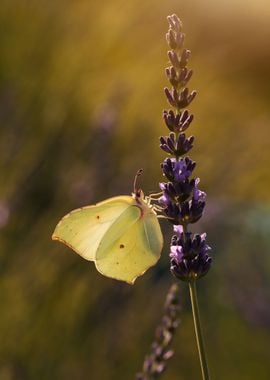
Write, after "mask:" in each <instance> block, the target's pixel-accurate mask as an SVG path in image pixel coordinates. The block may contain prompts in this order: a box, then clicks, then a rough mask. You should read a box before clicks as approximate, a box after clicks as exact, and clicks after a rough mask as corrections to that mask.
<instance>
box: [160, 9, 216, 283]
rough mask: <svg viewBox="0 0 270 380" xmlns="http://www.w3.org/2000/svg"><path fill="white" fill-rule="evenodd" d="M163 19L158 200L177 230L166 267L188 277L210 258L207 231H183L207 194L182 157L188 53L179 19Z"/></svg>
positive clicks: (186, 144)
mask: <svg viewBox="0 0 270 380" xmlns="http://www.w3.org/2000/svg"><path fill="white" fill-rule="evenodd" d="M168 22H169V31H168V33H167V34H166V39H167V42H168V45H169V47H170V50H169V51H168V57H169V61H170V64H171V66H169V67H167V68H166V70H165V72H166V76H167V78H168V80H169V83H170V85H171V89H169V88H165V95H166V98H167V100H168V103H169V105H170V106H172V107H173V108H174V109H169V110H164V111H163V118H164V121H165V124H166V127H167V128H168V129H169V135H168V136H161V137H160V148H161V149H162V150H163V151H165V152H166V153H167V154H169V156H170V157H168V158H165V160H164V161H163V163H162V164H161V168H162V172H163V175H164V177H165V178H166V180H167V181H168V182H162V183H160V189H161V190H162V193H163V194H162V196H161V197H160V198H159V203H160V205H161V206H162V207H163V210H164V214H165V216H166V217H167V218H168V221H169V222H171V223H172V224H174V226H175V232H176V233H177V234H176V235H174V236H173V238H172V241H171V248H170V259H171V272H172V273H173V274H174V276H175V277H177V278H179V279H181V280H183V281H188V282H190V281H193V280H197V279H199V278H201V277H203V276H205V275H206V273H207V272H208V270H209V269H210V266H211V262H212V259H211V257H210V256H209V252H210V250H211V248H210V247H209V245H207V244H206V234H201V235H198V234H194V235H193V234H192V233H191V232H189V231H188V225H189V224H193V223H196V222H197V221H198V220H199V219H200V218H201V217H202V215H203V211H204V208H205V200H206V193H205V192H203V191H201V190H200V189H199V188H198V185H199V181H200V180H199V178H192V174H193V170H194V169H195V166H196V163H195V162H194V161H192V160H191V159H190V158H189V157H188V156H185V157H183V156H184V155H186V154H187V153H188V152H189V151H190V150H191V149H192V147H193V142H194V137H193V136H186V134H185V133H183V132H184V131H186V130H187V129H188V128H189V127H190V125H191V123H192V121H193V115H192V114H190V113H189V111H188V110H187V109H186V107H188V106H189V105H190V104H191V102H192V101H193V99H194V97H195V95H196V92H195V91H191V92H190V91H189V90H188V88H187V84H188V82H189V80H190V78H191V76H192V74H193V71H192V70H190V69H188V68H187V64H188V60H189V58H190V55H191V52H190V50H187V49H183V44H184V39H185V35H184V33H182V23H181V21H180V19H179V18H178V17H177V16H176V15H175V14H174V15H172V16H168Z"/></svg>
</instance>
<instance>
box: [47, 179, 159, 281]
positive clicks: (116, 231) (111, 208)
mask: <svg viewBox="0 0 270 380" xmlns="http://www.w3.org/2000/svg"><path fill="white" fill-rule="evenodd" d="M139 174H140V172H138V173H137V176H136V178H135V182H134V183H136V179H137V177H138V175H139ZM52 239H53V240H59V241H60V242H62V243H64V244H66V245H67V246H68V247H70V248H72V249H73V250H74V251H75V252H77V253H78V254H79V255H81V256H82V257H84V258H85V259H86V260H90V261H94V263H95V265H96V268H97V270H98V271H99V272H100V273H102V274H103V275H105V276H107V277H111V278H114V279H117V280H122V281H126V282H127V283H129V284H133V283H134V281H135V280H136V278H137V277H139V276H141V275H142V274H143V273H144V272H145V271H146V270H147V269H148V268H150V267H151V266H153V265H154V264H155V263H156V262H157V261H158V259H159V257H160V253H161V250H162V246H163V236H162V233H161V230H160V226H159V222H158V218H157V214H156V212H155V207H154V206H152V205H151V203H150V198H149V197H145V196H144V194H143V192H142V190H136V189H135V184H134V193H132V195H131V196H128V195H123V196H117V197H113V198H109V199H106V200H105V201H103V202H100V203H97V204H96V205H92V206H86V207H82V208H79V209H76V210H73V211H71V212H70V213H69V214H67V215H66V216H64V217H63V218H62V219H61V220H60V222H59V223H58V224H57V226H56V228H55V231H54V233H53V235H52Z"/></svg>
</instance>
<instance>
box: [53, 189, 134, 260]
mask: <svg viewBox="0 0 270 380" xmlns="http://www.w3.org/2000/svg"><path fill="white" fill-rule="evenodd" d="M133 203H134V199H133V198H132V197H130V196H119V197H114V198H110V199H107V200H106V201H104V202H100V203H98V204H97V205H95V206H86V207H82V208H80V209H76V210H74V211H72V212H70V213H69V214H67V215H66V216H64V217H63V218H62V219H61V220H60V222H59V223H58V225H57V226H56V228H55V231H54V233H53V236H52V238H53V239H54V240H59V241H61V242H62V243H64V244H66V245H67V246H69V247H70V248H72V249H73V250H74V251H76V252H77V253H78V254H79V255H81V256H82V257H84V258H85V259H87V260H93V261H94V260H95V258H96V251H97V248H98V246H99V244H100V241H101V240H102V238H103V237H104V235H105V234H106V232H107V231H108V229H109V228H110V226H111V225H112V224H113V223H114V222H115V220H116V219H117V218H118V217H119V216H120V215H121V214H122V213H123V212H125V210H126V209H128V208H129V207H130V204H133Z"/></svg>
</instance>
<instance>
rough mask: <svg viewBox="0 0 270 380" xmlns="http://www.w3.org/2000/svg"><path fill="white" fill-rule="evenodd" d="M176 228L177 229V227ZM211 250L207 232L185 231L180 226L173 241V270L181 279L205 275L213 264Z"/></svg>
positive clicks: (171, 255) (185, 279)
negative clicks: (207, 240) (193, 233)
mask: <svg viewBox="0 0 270 380" xmlns="http://www.w3.org/2000/svg"><path fill="white" fill-rule="evenodd" d="M175 230H176V229H175ZM210 250H211V248H210V247H209V245H207V244H206V234H205V233H204V234H201V235H199V234H195V235H194V236H193V237H192V234H191V233H190V232H189V233H185V235H184V233H183V230H182V231H181V229H180V228H179V229H178V231H177V235H176V236H174V237H173V238H172V243H171V251H170V257H171V271H172V273H173V274H174V275H175V276H176V277H177V278H180V279H181V280H184V281H189V280H190V279H197V278H200V277H202V276H204V275H205V274H206V273H207V272H208V270H209V269H210V266H211V261H212V259H211V257H210V256H209V255H208V252H209V251H210Z"/></svg>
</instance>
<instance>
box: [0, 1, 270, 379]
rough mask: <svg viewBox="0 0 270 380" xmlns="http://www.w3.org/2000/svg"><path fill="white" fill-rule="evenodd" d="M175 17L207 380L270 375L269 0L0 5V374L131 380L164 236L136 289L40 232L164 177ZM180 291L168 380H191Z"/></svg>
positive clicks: (163, 272)
mask: <svg viewBox="0 0 270 380" xmlns="http://www.w3.org/2000/svg"><path fill="white" fill-rule="evenodd" d="M174 12H175V13H177V14H178V15H179V16H180V17H181V19H182V21H183V22H184V31H185V32H186V34H187V38H186V44H185V46H186V47H187V48H190V49H191V50H192V58H191V60H190V65H189V67H191V68H193V69H194V70H195V74H194V77H193V79H192V80H191V82H190V87H192V89H193V88H194V89H197V90H198V93H199V94H198V97H197V98H196V100H195V101H194V103H193V104H192V107H191V111H192V112H194V113H195V121H194V123H193V125H192V127H191V128H190V130H189V132H190V133H192V134H195V136H196V144H195V147H194V149H193V151H192V152H191V156H192V158H193V159H194V160H195V161H197V163H198V166H197V169H196V172H195V173H196V175H197V176H199V177H200V178H201V187H202V189H203V190H205V191H207V193H208V203H207V208H206V211H205V215H204V218H203V219H202V220H201V221H200V222H199V223H198V224H197V226H196V230H197V231H199V232H203V231H207V234H208V239H209V244H210V245H211V246H212V247H213V258H214V264H213V268H212V270H211V271H210V273H209V275H208V276H207V277H206V278H205V279H203V280H201V281H200V283H199V297H200V305H201V314H202V319H203V325H204V333H205V339H206V343H207V351H208V356H209V364H210V369H211V373H212V378H213V379H219V380H225V379H226V380H227V379H230V380H236V379H237V380H242V379H244V380H254V379H258V380H268V379H269V378H270V360H269V359H270V355H269V339H270V293H269V285H270V258H269V242H268V241H269V232H270V190H269V187H270V170H269V164H270V149H269V146H270V107H269V99H270V49H269V40H270V26H269V25H270V24H269V20H270V3H269V1H268V0H265V1H263V0H257V1H256V2H253V1H250V0H248V1H247V0H246V1H244V0H234V1H232V0H228V1H213V0H205V1H198V0H189V1H176V0H167V1H161V0H148V1H143V0H136V1H134V0H129V1H124V0H111V1H108V0H104V1H100V2H94V1H93V0H92V1H83V0H77V1H74V0H73V1H71V0H66V1H61V0H57V1H48V0H46V1H45V0H29V1H25V0H2V1H1V5H0V169H1V170H0V176H1V181H0V228H1V237H0V247H1V249H0V300H1V302H0V305H1V311H0V379H1V380H26V379H27V380H36V379H39V380H47V379H53V380H58V379H59V380H60V379H61V380H63V379H64V380H73V379H76V380H80V379H83V380H85V379H93V380H109V379H110V380H114V379H115V380H116V379H117V380H122V379H123V380H126V379H132V378H133V377H134V373H135V372H136V371H139V370H140V368H141V363H142V360H143V357H144V354H145V353H146V352H147V351H148V350H149V346H150V343H151V340H152V337H153V332H154V329H155V326H156V325H157V323H158V322H159V320H160V317H161V314H162V305H163V302H164V298H165V294H166V291H167V289H168V287H169V286H170V284H171V282H172V278H171V275H170V273H169V271H168V267H169V261H168V256H167V252H168V241H169V239H170V234H171V230H170V226H168V225H166V223H165V222H162V228H163V229H164V233H165V236H166V245H165V248H164V254H163V257H162V259H161V260H160V262H159V264H158V265H157V266H156V267H155V268H154V269H151V270H149V271H148V272H147V274H146V275H144V276H143V277H142V278H140V279H138V280H137V282H136V284H135V286H133V287H131V286H128V285H126V284H124V283H120V282H119V283H118V282H117V281H113V280H110V279H107V278H105V277H102V276H101V275H100V274H99V273H98V272H97V271H96V270H95V268H94V265H93V264H91V263H88V262H87V261H85V260H83V259H82V258H80V257H79V256H78V255H75V254H73V253H72V252H71V251H70V250H69V249H68V248H66V247H64V246H63V245H60V244H58V243H57V242H52V241H51V240H50V239H51V238H50V237H51V233H52V231H53V229H54V227H55V225H56V223H57V222H58V220H59V219H60V218H61V217H62V216H63V215H64V214H65V213H67V212H69V211H70V210H71V209H73V208H77V207H79V206H82V205H86V204H91V203H95V202H97V201H100V200H102V199H104V198H108V197H111V196H114V195H119V194H129V193H130V192H131V190H132V182H133V177H134V174H135V173H136V171H137V169H138V168H140V167H143V168H144V176H143V177H142V187H143V189H144V190H145V192H146V193H148V192H150V191H156V190H157V189H158V182H159V181H161V180H162V176H161V171H160V166H159V165H160V162H161V161H162V160H163V158H164V157H165V155H164V154H163V153H162V152H161V151H160V150H159V147H158V137H159V136H160V135H161V134H164V133H166V129H165V127H164V124H163V122H162V118H161V114H162V109H163V108H165V107H167V104H166V101H165V97H164V95H163V87H164V86H165V85H167V82H166V78H165V75H164V67H165V66H166V65H167V63H168V62H167V57H166V50H167V46H166V42H165V38H164V36H165V33H166V30H167V21H166V16H167V15H168V14H171V13H174ZM187 290H188V289H187V286H186V284H184V283H183V284H182V285H181V294H180V298H181V304H182V310H181V325H180V327H179V329H178V331H177V335H176V337H175V340H174V348H175V350H176V354H175V356H174V358H173V359H172V360H171V361H170V364H169V368H168V371H167V372H166V373H165V374H164V376H163V378H164V380H165V379H167V380H176V379H177V380H180V379H183V380H186V379H189V380H195V379H199V378H200V369H199V362H198V357H197V351H196V346H195V338H194V331H193V325H192V319H191V312H190V304H189V299H188V293H187Z"/></svg>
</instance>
